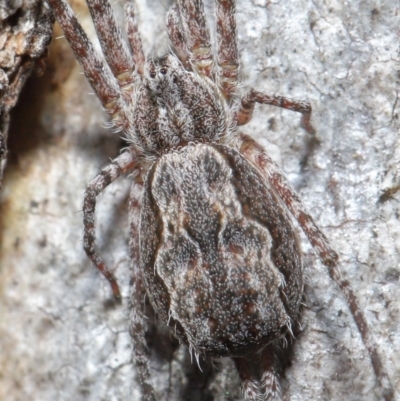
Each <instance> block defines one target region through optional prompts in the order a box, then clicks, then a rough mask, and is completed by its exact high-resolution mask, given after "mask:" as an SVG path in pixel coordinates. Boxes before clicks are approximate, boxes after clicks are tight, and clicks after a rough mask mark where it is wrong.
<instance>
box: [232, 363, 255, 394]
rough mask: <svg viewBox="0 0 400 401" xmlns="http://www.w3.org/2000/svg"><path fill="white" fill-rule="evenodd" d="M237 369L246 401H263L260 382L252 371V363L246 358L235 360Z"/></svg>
mask: <svg viewBox="0 0 400 401" xmlns="http://www.w3.org/2000/svg"><path fill="white" fill-rule="evenodd" d="M233 360H234V362H235V364H236V369H237V371H238V373H239V377H240V380H241V382H242V392H243V400H244V401H259V400H262V390H261V387H260V382H259V381H258V380H257V378H255V376H254V373H253V372H252V370H251V366H250V363H249V361H248V359H246V358H233Z"/></svg>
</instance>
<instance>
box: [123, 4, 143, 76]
mask: <svg viewBox="0 0 400 401" xmlns="http://www.w3.org/2000/svg"><path fill="white" fill-rule="evenodd" d="M125 26H126V32H127V36H128V42H129V45H130V47H131V50H132V55H133V61H134V64H135V65H136V68H137V72H138V74H139V75H142V74H143V68H144V63H145V61H146V58H145V56H144V53H143V47H142V39H141V37H140V34H139V29H138V23H137V19H136V15H135V8H134V5H133V4H132V3H131V2H130V1H128V2H126V3H125Z"/></svg>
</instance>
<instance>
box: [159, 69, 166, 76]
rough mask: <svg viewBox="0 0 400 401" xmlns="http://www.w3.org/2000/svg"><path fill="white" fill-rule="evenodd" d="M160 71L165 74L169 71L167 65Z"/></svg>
mask: <svg viewBox="0 0 400 401" xmlns="http://www.w3.org/2000/svg"><path fill="white" fill-rule="evenodd" d="M160 73H161V74H162V75H165V74H166V73H167V69H166V68H165V67H163V68H161V70H160Z"/></svg>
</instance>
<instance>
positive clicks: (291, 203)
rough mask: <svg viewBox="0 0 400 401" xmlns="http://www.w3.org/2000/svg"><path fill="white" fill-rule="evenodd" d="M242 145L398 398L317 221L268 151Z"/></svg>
mask: <svg viewBox="0 0 400 401" xmlns="http://www.w3.org/2000/svg"><path fill="white" fill-rule="evenodd" d="M242 140H243V142H242V144H241V147H240V152H241V153H242V154H243V155H245V156H246V158H247V159H248V160H250V161H251V162H252V163H253V165H254V166H255V167H257V168H258V169H259V171H260V172H261V173H262V175H263V176H264V177H265V178H266V179H267V180H268V182H269V183H270V184H271V186H272V187H273V188H274V190H275V191H276V192H277V194H278V195H279V197H280V198H281V199H282V201H283V202H284V203H285V205H286V206H287V208H288V209H289V210H290V212H291V213H292V215H293V216H294V217H295V219H296V220H297V221H298V223H299V224H300V226H301V228H302V229H303V231H304V233H305V234H306V236H307V238H308V240H309V241H310V243H311V245H312V246H313V248H314V249H315V250H316V252H317V253H318V255H319V257H320V258H321V260H322V262H323V264H324V265H325V266H327V268H328V272H329V276H330V277H331V279H332V280H333V281H334V282H335V283H336V284H337V285H338V287H339V289H340V291H341V292H342V294H343V295H344V297H345V299H346V302H347V304H348V307H349V309H350V312H351V314H352V315H353V319H354V321H355V323H356V325H357V328H358V331H359V332H360V334H361V338H362V340H363V343H364V345H365V347H366V348H367V351H368V353H369V356H370V358H371V361H372V367H373V369H374V372H375V375H376V377H377V379H378V381H379V383H380V386H381V388H382V391H383V395H384V399H385V401H391V400H393V399H394V393H393V388H392V385H391V383H390V379H389V377H388V375H387V373H386V371H385V369H384V366H383V364H382V361H381V358H380V356H379V354H378V350H377V347H376V343H375V342H374V341H373V339H372V337H371V335H370V332H369V328H368V324H367V321H366V319H365V316H364V314H363V312H362V309H361V307H360V305H359V303H358V301H357V298H356V296H355V294H354V292H353V290H352V288H351V286H350V284H349V282H348V281H347V280H346V279H345V278H343V276H342V272H341V269H340V267H339V266H338V255H337V254H336V252H335V251H334V250H333V249H332V248H331V246H330V245H329V242H328V240H327V238H326V237H325V235H324V234H323V233H322V232H321V231H320V230H319V229H318V227H317V226H316V225H315V223H314V220H313V219H312V217H311V216H310V215H309V214H308V212H307V211H306V208H305V207H304V205H303V203H302V202H301V200H300V198H299V197H298V195H297V194H296V192H295V191H294V190H293V188H292V187H291V186H290V184H289V182H288V181H287V179H286V178H285V176H284V174H283V172H282V171H281V170H280V168H279V167H278V166H277V165H276V164H275V163H274V162H273V161H272V159H271V158H270V157H269V156H268V155H267V153H266V152H265V151H264V149H263V148H262V147H261V146H260V145H259V144H258V143H257V142H255V141H254V140H253V139H251V138H249V137H247V136H245V135H242Z"/></svg>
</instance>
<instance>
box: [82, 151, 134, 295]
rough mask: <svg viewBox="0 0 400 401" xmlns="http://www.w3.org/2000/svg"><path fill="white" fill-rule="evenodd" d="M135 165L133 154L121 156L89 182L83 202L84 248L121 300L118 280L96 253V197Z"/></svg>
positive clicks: (125, 153)
mask: <svg viewBox="0 0 400 401" xmlns="http://www.w3.org/2000/svg"><path fill="white" fill-rule="evenodd" d="M135 164H136V159H135V155H134V154H133V153H132V152H130V151H126V152H124V153H122V154H121V155H120V156H118V157H117V158H116V159H114V160H113V162H112V163H111V164H110V165H108V166H107V167H105V168H103V169H102V170H101V172H100V174H98V175H97V176H96V177H95V178H94V179H93V180H92V181H90V182H89V184H88V186H87V188H86V191H85V195H84V200H83V224H84V236H83V248H84V250H85V252H86V254H87V255H88V257H89V258H90V260H91V261H92V262H93V263H94V265H95V266H96V267H97V268H98V269H99V270H100V271H101V272H102V273H103V275H104V276H105V277H106V279H107V280H108V281H109V282H110V285H111V288H112V291H113V294H114V296H115V297H116V298H117V299H120V298H121V294H120V291H119V287H118V283H117V280H116V279H115V277H114V275H113V274H112V273H111V271H110V270H109V269H108V267H107V266H106V265H105V263H104V262H103V260H102V259H101V257H100V256H99V255H98V253H97V251H96V233H95V227H94V226H95V217H94V212H95V208H96V197H97V195H98V194H99V193H101V192H102V191H104V189H105V188H107V186H108V185H110V184H111V183H112V182H113V181H115V180H116V179H117V178H118V177H119V176H120V175H121V174H123V173H125V172H126V171H129V170H132V169H134V167H135Z"/></svg>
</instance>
